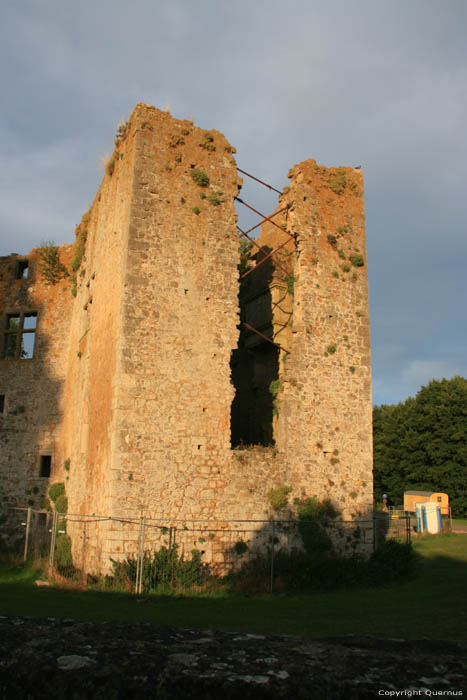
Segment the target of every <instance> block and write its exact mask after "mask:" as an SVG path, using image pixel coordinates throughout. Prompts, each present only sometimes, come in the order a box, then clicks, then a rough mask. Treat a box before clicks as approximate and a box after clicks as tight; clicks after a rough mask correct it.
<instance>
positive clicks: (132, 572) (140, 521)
mask: <svg viewBox="0 0 467 700" xmlns="http://www.w3.org/2000/svg"><path fill="white" fill-rule="evenodd" d="M10 529H11V531H12V533H13V536H12V538H11V541H12V542H14V543H15V552H16V554H22V555H23V558H24V559H25V560H26V559H33V558H38V557H39V558H44V557H47V556H49V576H50V577H55V578H56V579H57V580H59V581H62V582H71V583H79V584H83V585H87V584H89V583H94V582H97V581H101V582H102V581H104V582H106V581H108V582H109V585H111V583H112V582H113V581H115V580H116V579H118V580H119V582H120V583H123V584H125V585H126V586H127V587H128V588H132V589H133V590H134V591H135V592H136V593H141V592H142V591H143V589H147V588H148V587H150V586H151V585H152V586H156V585H172V586H174V585H177V583H180V582H181V583H183V582H184V581H187V580H191V581H192V582H195V583H196V582H198V583H199V581H200V579H199V575H201V574H200V572H203V571H204V572H206V573H207V572H209V574H210V575H214V576H218V577H219V576H224V575H226V574H228V573H232V572H233V573H235V572H239V571H240V570H241V569H243V568H244V567H246V566H248V565H250V564H252V563H255V564H257V565H258V570H261V571H263V574H264V575H267V576H268V577H269V578H270V590H273V586H274V580H275V568H276V563H275V562H276V560H277V558H278V557H279V559H280V561H281V562H282V564H283V562H284V557H286V558H287V557H288V556H290V555H294V554H296V553H300V552H303V551H304V549H305V550H306V551H307V553H308V554H309V555H310V556H311V557H312V558H313V556H315V555H314V554H313V552H314V551H316V556H319V555H320V552H322V551H329V552H332V551H334V552H337V553H338V554H339V555H343V556H346V557H348V556H351V555H353V554H359V555H363V556H369V555H370V554H371V553H372V552H373V551H374V550H375V549H377V548H379V547H380V546H381V545H382V544H383V543H384V542H386V541H387V540H388V539H397V540H399V541H400V542H410V537H411V531H410V517H408V516H406V515H402V514H392V515H391V514H387V513H379V514H375V517H374V518H372V519H371V520H365V521H336V520H327V521H316V520H314V521H313V520H310V521H305V520H300V519H298V520H297V519H288V520H275V519H272V520H249V521H246V520H230V521H229V520H216V521H215V520H188V519H186V520H183V519H178V520H177V519H173V520H169V519H157V518H146V517H140V518H116V517H108V516H96V515H87V514H84V515H83V514H60V513H56V512H54V513H47V512H45V511H34V510H32V509H31V508H25V509H16V510H15V511H14V514H13V517H12V518H11V519H10ZM319 548H321V549H319ZM190 562H191V563H193V562H194V563H196V565H197V566H198V568H196V566H195V565H194V564H193V565H192V566H191V567H190ZM261 567H262V568H261ZM196 572H198V573H196ZM197 576H198V578H197ZM190 577H191V578H190Z"/></svg>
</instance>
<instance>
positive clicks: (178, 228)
mask: <svg viewBox="0 0 467 700" xmlns="http://www.w3.org/2000/svg"><path fill="white" fill-rule="evenodd" d="M131 123H132V124H133V123H136V124H137V128H136V131H135V172H134V183H133V192H132V207H131V218H130V232H129V241H128V256H127V268H126V273H125V279H124V301H123V309H122V335H121V337H120V343H119V362H120V365H119V366H120V380H119V387H118V396H117V402H118V409H117V412H116V423H115V428H116V437H115V440H116V442H115V453H116V467H115V469H116V470H115V475H114V479H113V498H114V499H115V502H116V503H118V504H119V508H120V510H122V507H123V511H124V513H125V514H127V515H131V516H135V515H139V514H140V513H141V512H142V511H145V512H146V513H147V514H148V515H150V516H152V517H176V516H177V514H182V515H183V517H205V518H206V517H210V516H212V515H213V513H215V512H216V511H217V510H218V509H219V500H220V499H219V496H218V493H219V489H222V487H223V484H224V483H225V481H226V479H228V478H229V474H228V471H227V470H228V464H229V455H230V433H229V424H230V405H231V402H232V399H233V388H232V386H231V384H230V369H229V359H230V353H231V351H232V348H233V347H234V345H235V344H236V340H237V329H236V326H237V322H238V319H237V311H238V309H237V255H238V254H237V249H238V239H237V234H236V229H235V223H236V215H235V210H234V196H235V195H236V193H237V191H238V186H239V180H238V177H237V172H236V165H235V161H234V160H233V157H232V150H233V149H232V148H231V147H230V145H229V144H228V143H227V141H226V140H225V138H224V137H223V136H222V135H221V134H220V133H219V132H216V131H203V130H202V129H199V128H196V127H194V126H193V125H192V123H191V122H188V121H176V120H174V119H172V118H171V116H170V115H169V114H167V113H164V112H160V111H158V110H155V109H153V108H149V107H145V106H140V107H139V108H138V110H137V112H136V114H135V115H134V116H133V118H132V121H131Z"/></svg>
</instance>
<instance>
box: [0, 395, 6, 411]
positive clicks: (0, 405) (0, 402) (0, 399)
mask: <svg viewBox="0 0 467 700" xmlns="http://www.w3.org/2000/svg"><path fill="white" fill-rule="evenodd" d="M4 411H5V394H0V413H3V412H4Z"/></svg>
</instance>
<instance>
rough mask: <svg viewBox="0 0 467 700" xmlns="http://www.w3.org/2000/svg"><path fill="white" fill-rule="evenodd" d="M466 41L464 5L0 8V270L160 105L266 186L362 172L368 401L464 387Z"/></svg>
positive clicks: (63, 218) (71, 202) (70, 231)
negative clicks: (141, 109)
mask: <svg viewBox="0 0 467 700" xmlns="http://www.w3.org/2000/svg"><path fill="white" fill-rule="evenodd" d="M466 37H467V2H465V0H288V2H283V0H235V2H232V1H231V0H133V1H132V2H131V3H130V2H128V0H112V1H110V0H75V1H74V2H71V1H70V0H40V1H39V2H38V1H37V0H1V3H0V62H1V65H2V82H1V97H2V99H1V104H2V107H1V110H0V157H1V168H0V255H8V254H9V253H11V252H17V253H27V252H28V251H29V250H30V249H31V248H32V247H34V246H37V245H39V244H40V243H41V241H44V240H54V241H56V242H57V243H70V242H72V241H73V238H74V227H75V224H76V223H78V221H79V220H80V217H81V214H82V213H83V212H84V211H86V210H87V208H88V207H89V204H90V202H91V201H92V199H93V196H94V193H95V191H96V189H97V187H98V186H99V182H100V180H101V178H102V171H101V170H100V165H99V164H100V161H101V159H102V157H103V156H104V157H105V156H106V155H109V154H110V153H111V151H112V149H113V137H114V135H115V132H116V126H117V124H118V123H119V121H120V120H121V118H122V117H124V116H125V117H127V116H129V114H130V113H131V111H132V109H133V107H134V105H135V104H136V103H137V102H146V103H149V104H153V105H155V106H156V107H160V108H162V109H165V107H166V105H170V110H171V113H172V114H173V116H175V117H177V118H194V120H195V123H196V124H197V125H198V126H201V127H202V128H205V129H210V128H216V129H219V130H220V131H222V132H223V133H224V134H225V135H226V136H227V138H228V140H229V141H230V143H232V145H234V146H235V147H236V148H237V151H238V153H237V162H238V165H239V167H241V168H243V169H244V170H247V171H249V172H252V173H254V174H256V175H257V176H258V177H260V178H261V179H264V180H266V181H267V182H269V183H271V184H273V185H275V186H276V187H278V188H279V189H281V188H282V187H283V186H284V185H285V184H286V183H287V172H288V170H289V168H290V167H291V166H292V165H293V164H294V163H296V162H299V161H301V160H304V159H305V158H308V157H312V158H315V159H316V160H317V161H318V162H319V163H322V164H324V165H328V166H338V165H351V166H355V165H360V164H361V165H362V166H363V169H364V173H365V192H366V212H367V236H368V269H369V278H370V298H371V332H372V353H373V393H374V402H375V403H378V404H379V403H393V402H397V401H402V400H404V399H405V398H406V397H407V396H409V395H414V394H415V393H416V392H417V390H418V389H419V388H420V386H421V385H422V384H426V383H427V382H428V381H429V380H430V379H431V378H433V377H435V378H442V377H447V378H449V377H452V376H454V375H456V374H461V375H463V376H467V358H466V351H465V349H466V341H467V326H466V315H467V314H466V301H465V287H466V282H465V280H466V258H467V255H466V254H467V236H466V233H467V232H466V226H467V140H466V131H467V39H466ZM242 196H243V197H244V198H245V199H246V200H247V201H249V200H254V201H256V202H258V203H260V205H261V207H262V208H263V210H266V211H268V210H271V209H272V208H273V207H274V206H275V200H274V199H273V198H271V197H270V195H269V194H268V193H267V192H266V191H264V192H263V190H262V188H258V189H256V188H255V189H252V188H251V187H250V186H249V185H248V186H245V187H244V189H243V195H242Z"/></svg>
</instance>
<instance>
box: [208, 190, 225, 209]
mask: <svg viewBox="0 0 467 700" xmlns="http://www.w3.org/2000/svg"><path fill="white" fill-rule="evenodd" d="M223 194H224V193H223V192H211V193H210V194H208V198H207V199H208V202H209V203H210V204H212V205H213V206H214V207H218V206H219V204H222V202H223V201H224V200H223V199H221V196H222V195H223Z"/></svg>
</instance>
